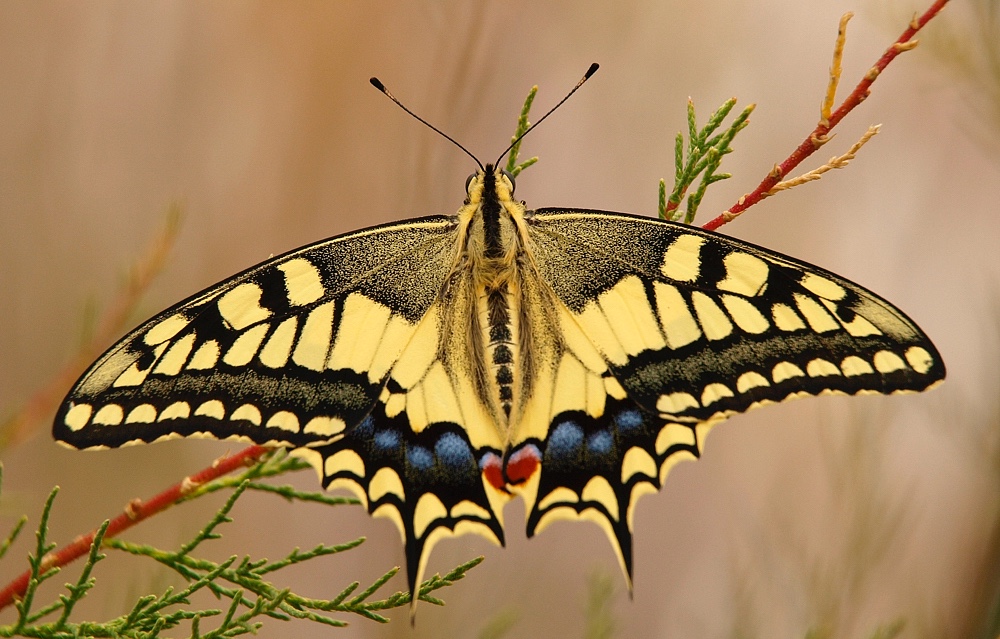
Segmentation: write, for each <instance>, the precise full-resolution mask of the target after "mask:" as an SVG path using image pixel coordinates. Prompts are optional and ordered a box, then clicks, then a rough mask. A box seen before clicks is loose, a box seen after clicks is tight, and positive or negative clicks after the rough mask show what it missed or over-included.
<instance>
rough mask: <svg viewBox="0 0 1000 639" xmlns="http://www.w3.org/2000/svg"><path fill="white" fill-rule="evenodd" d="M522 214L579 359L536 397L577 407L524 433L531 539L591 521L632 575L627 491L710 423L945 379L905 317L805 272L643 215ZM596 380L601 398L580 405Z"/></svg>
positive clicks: (649, 488) (838, 282)
mask: <svg viewBox="0 0 1000 639" xmlns="http://www.w3.org/2000/svg"><path fill="white" fill-rule="evenodd" d="M526 220H527V222H528V228H529V235H530V238H531V242H532V246H531V250H532V254H533V256H534V261H535V266H536V268H537V269H538V272H539V275H540V277H541V278H542V279H544V280H545V281H546V282H547V283H548V285H549V286H550V287H551V289H552V291H553V293H554V296H555V297H556V298H557V300H558V304H560V305H562V306H563V308H560V309H559V310H558V311H557V313H558V314H559V315H560V317H561V326H560V330H559V336H560V338H561V339H563V341H564V348H563V354H562V355H561V358H562V360H563V362H565V361H568V360H572V361H576V362H580V363H581V365H580V366H579V367H577V366H576V365H573V366H565V365H563V364H559V365H556V366H553V367H551V370H550V374H551V376H552V378H553V379H552V381H551V382H549V384H548V387H547V390H545V391H543V394H545V395H546V396H551V397H552V400H551V403H552V405H553V406H556V404H558V403H559V398H560V397H563V396H565V395H564V394H563V393H561V392H560V391H559V389H560V388H561V387H565V386H568V385H573V386H574V387H575V388H577V389H578V390H577V391H576V392H575V394H574V395H573V397H574V398H575V401H577V402H578V404H577V405H576V406H575V409H573V407H570V409H569V410H567V409H565V408H563V407H560V408H552V409H551V410H549V411H548V415H549V426H548V430H547V433H546V436H545V437H544V438H537V437H535V438H522V441H520V442H519V446H521V447H522V448H524V447H534V449H533V450H534V451H535V452H534V455H535V456H536V457H537V458H538V459H539V460H540V471H539V475H540V477H539V478H538V480H537V484H534V485H532V486H530V487H529V489H528V490H527V492H526V499H527V501H528V504H529V515H528V533H529V535H530V534H533V533H534V532H537V530H540V529H541V528H542V527H544V526H545V525H547V524H548V523H549V522H550V521H554V520H558V519H560V518H577V517H580V518H585V519H593V520H595V521H596V522H597V523H598V524H599V525H601V527H602V528H603V529H604V530H605V532H606V533H607V534H608V536H609V538H610V539H611V541H612V544H613V545H614V546H615V547H616V549H617V551H618V556H619V560H620V561H621V563H622V566H623V569H624V570H625V572H626V576H628V577H629V578H630V577H631V545H632V544H631V522H632V513H633V509H634V506H635V501H636V499H637V498H638V497H639V496H640V495H642V494H645V493H647V492H653V491H655V490H656V489H658V488H659V487H660V486H661V485H662V482H663V480H664V478H665V477H666V474H667V471H668V470H669V468H670V467H671V466H672V464H673V463H675V462H676V461H677V460H678V459H690V458H695V457H697V456H698V455H700V451H701V447H702V445H703V441H704V437H705V435H706V434H707V431H708V430H709V428H710V427H711V426H712V425H714V424H715V423H717V422H718V421H720V420H722V419H724V418H726V417H728V416H729V415H731V414H734V413H738V412H742V411H745V410H748V409H749V408H751V407H754V406H757V405H761V404H765V403H770V402H780V401H783V400H786V399H789V398H792V397H796V396H800V395H819V394H824V393H846V394H857V393H893V392H906V391H919V390H923V389H925V388H928V387H929V386H931V385H933V384H935V383H936V382H938V381H939V380H940V379H942V378H943V376H944V366H943V364H942V362H941V359H940V357H939V355H938V354H937V352H936V350H935V349H934V346H933V345H932V344H931V343H930V341H929V340H928V339H927V337H926V336H925V335H924V334H923V333H922V332H921V331H920V329H919V328H917V327H916V326H915V325H914V324H913V323H912V322H911V321H910V320H909V319H908V318H907V317H906V316H905V315H904V314H903V313H902V312H901V311H899V310H898V309H896V308H895V307H893V306H892V305H890V304H889V303H888V302H886V301H885V300H882V299H881V298H879V297H878V296H876V295H875V294H873V293H871V292H869V291H867V290H865V289H863V288H861V287H859V286H857V285H856V284H853V283H851V282H848V281H846V280H844V279H842V278H840V277H838V276H836V275H833V274H832V273H829V272H827V271H824V270H822V269H819V268H817V267H815V266H811V265H808V264H805V263H802V262H799V261H796V260H793V259H791V258H788V257H785V256H782V255H780V254H777V253H774V252H771V251H767V250H766V249H762V248H760V247H756V246H753V245H751V244H747V243H744V242H740V241H737V240H733V239H730V238H727V237H725V236H721V235H718V234H715V233H709V232H704V231H700V230H698V229H693V228H690V227H688V226H684V225H680V224H673V223H668V222H662V221H659V220H654V219H650V218H644V217H639V216H630V215H625V214H619V213H604V212H598V211H580V210H556V209H546V210H540V211H536V212H534V213H528V214H527V215H526ZM581 335H582V337H583V338H584V339H581V337H580V336H581ZM577 368H579V370H582V371H585V373H586V374H585V375H584V376H583V377H581V376H580V374H578V373H571V372H569V371H571V370H576V369H577ZM569 378H573V379H579V380H583V379H585V378H586V379H589V380H594V379H598V378H600V379H603V381H604V383H603V385H601V386H598V385H597V384H592V383H588V384H586V385H584V384H583V383H582V381H578V382H575V383H574V384H570V383H569V382H567V381H565V380H566V379H569ZM581 387H582V388H581ZM591 388H597V389H599V390H598V391H597V399H590V400H586V401H585V400H584V397H585V396H586V395H587V394H588V393H589V392H590V391H589V389H591ZM583 389H588V390H586V391H584V390H583ZM601 391H603V392H601ZM546 401H548V400H546ZM595 406H596V407H599V408H594V407H595Z"/></svg>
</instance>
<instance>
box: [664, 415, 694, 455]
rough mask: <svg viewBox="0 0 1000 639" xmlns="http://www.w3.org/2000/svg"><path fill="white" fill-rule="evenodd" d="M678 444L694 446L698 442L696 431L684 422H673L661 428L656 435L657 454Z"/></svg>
mask: <svg viewBox="0 0 1000 639" xmlns="http://www.w3.org/2000/svg"><path fill="white" fill-rule="evenodd" d="M677 444H684V445H687V446H694V445H695V444H696V442H695V439H694V431H693V430H691V429H690V428H688V427H687V426H684V425H683V424H675V423H673V422H671V423H669V424H666V425H665V426H664V427H663V428H661V429H660V434H659V435H657V436H656V454H657V455H662V454H663V453H665V452H667V450H668V449H669V448H670V447H671V446H675V445H677Z"/></svg>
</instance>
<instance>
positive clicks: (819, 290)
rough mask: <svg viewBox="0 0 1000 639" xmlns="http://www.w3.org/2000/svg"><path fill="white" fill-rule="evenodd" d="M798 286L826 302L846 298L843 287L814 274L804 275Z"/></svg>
mask: <svg viewBox="0 0 1000 639" xmlns="http://www.w3.org/2000/svg"><path fill="white" fill-rule="evenodd" d="M799 284H801V285H802V287H803V288H805V289H806V290H807V291H810V292H812V293H815V294H816V295H819V296H820V297H823V298H826V299H828V300H834V301H836V300H842V299H844V297H846V296H847V291H845V290H844V287H843V286H841V285H840V284H837V283H836V282H834V281H832V280H828V279H827V278H825V277H823V276H821V275H817V274H816V273H806V274H805V276H804V277H803V278H802V279H801V280H799Z"/></svg>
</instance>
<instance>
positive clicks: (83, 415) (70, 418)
mask: <svg viewBox="0 0 1000 639" xmlns="http://www.w3.org/2000/svg"><path fill="white" fill-rule="evenodd" d="M93 412H94V407H93V406H91V405H90V404H70V407H69V410H68V411H66V418H65V419H63V423H64V424H66V426H67V427H68V428H69V429H70V430H72V431H77V430H80V429H81V428H83V427H84V426H86V425H87V422H89V421H90V415H91V413H93Z"/></svg>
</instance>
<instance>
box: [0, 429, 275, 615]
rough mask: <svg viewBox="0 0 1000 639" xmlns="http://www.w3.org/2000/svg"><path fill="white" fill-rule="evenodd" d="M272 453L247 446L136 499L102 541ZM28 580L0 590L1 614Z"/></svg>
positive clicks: (53, 561)
mask: <svg viewBox="0 0 1000 639" xmlns="http://www.w3.org/2000/svg"><path fill="white" fill-rule="evenodd" d="M271 450H273V449H271V448H265V447H264V446H250V447H248V448H244V449H243V450H241V451H240V452H238V453H236V454H235V455H229V456H226V457H222V458H220V459H217V460H216V461H215V463H213V464H212V465H211V466H209V467H208V468H205V469H204V470H202V471H200V472H198V473H195V474H194V475H190V476H188V477H185V478H184V479H183V480H181V481H180V482H178V483H176V484H174V485H173V486H171V487H170V488H168V489H166V490H165V491H163V492H161V493H160V494H158V495H156V496H155V497H153V498H151V499H149V500H147V501H142V500H141V499H136V500H134V501H131V502H129V504H128V505H127V506H125V511H124V512H123V513H122V514H120V515H118V516H117V517H115V518H114V519H112V520H111V523H110V524H108V528H107V531H106V532H105V534H104V538H105V539H110V538H111V537H114V536H116V535H118V534H119V533H121V532H124V531H126V530H128V529H129V528H131V527H132V526H135V525H136V524H138V523H139V522H140V521H142V520H144V519H146V518H148V517H151V516H153V515H155V514H157V513H159V512H162V511H164V510H166V509H167V508H169V507H170V506H172V505H174V504H175V503H177V501H179V500H181V499H183V498H184V497H186V496H187V495H188V494H189V493H190V492H191V491H192V490H194V489H195V488H197V487H198V486H201V485H202V484H205V483H207V482H210V481H212V480H214V479H217V478H219V477H222V476H223V475H227V474H229V473H231V472H233V471H235V470H239V469H240V468H243V467H245V466H251V465H253V464H254V463H256V462H257V461H259V460H260V458H261V457H263V456H264V455H265V454H267V453H268V452H270V451H271ZM96 534H97V530H94V531H91V532H89V533H87V534H86V535H81V536H79V537H77V538H76V539H75V540H73V541H72V542H71V543H70V544H69V545H67V546H63V547H62V548H60V549H59V550H56V551H54V552H50V553H48V554H47V555H45V557H44V560H43V561H42V565H41V569H40V572H42V573H44V572H46V571H48V570H50V569H51V568H55V567H58V566H65V565H66V564H68V563H70V562H71V561H74V560H76V559H79V558H80V557H82V556H84V555H86V554H87V553H88V552H90V547H91V545H92V544H93V542H94V536H95V535H96ZM30 579H31V571H26V572H25V573H23V574H22V575H20V576H19V577H18V578H17V579H15V580H13V581H12V582H10V583H9V584H7V587H5V588H4V589H3V590H0V610H3V609H4V608H6V607H7V606H9V605H10V604H12V603H14V601H15V600H17V599H20V598H21V597H22V596H23V595H24V593H25V591H26V589H27V587H28V581H29V580H30Z"/></svg>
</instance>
